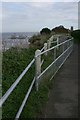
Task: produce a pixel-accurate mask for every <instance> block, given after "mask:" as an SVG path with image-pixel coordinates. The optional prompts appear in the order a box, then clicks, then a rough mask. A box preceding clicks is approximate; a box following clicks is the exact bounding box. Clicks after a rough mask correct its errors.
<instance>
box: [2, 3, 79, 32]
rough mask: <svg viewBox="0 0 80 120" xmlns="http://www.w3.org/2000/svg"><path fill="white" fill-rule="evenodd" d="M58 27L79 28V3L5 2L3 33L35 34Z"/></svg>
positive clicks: (3, 6)
mask: <svg viewBox="0 0 80 120" xmlns="http://www.w3.org/2000/svg"><path fill="white" fill-rule="evenodd" d="M58 25H64V26H65V27H67V28H70V26H74V28H75V29H77V28H78V3H77V2H3V3H2V31H3V32H30V31H32V32H34V31H38V32H39V31H40V30H41V29H42V28H43V27H48V28H50V29H52V28H53V27H56V26H58Z"/></svg>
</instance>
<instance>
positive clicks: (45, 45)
mask: <svg viewBox="0 0 80 120" xmlns="http://www.w3.org/2000/svg"><path fill="white" fill-rule="evenodd" d="M46 50H47V43H44V51H46ZM44 55H45V56H47V52H46V53H45V54H44Z"/></svg>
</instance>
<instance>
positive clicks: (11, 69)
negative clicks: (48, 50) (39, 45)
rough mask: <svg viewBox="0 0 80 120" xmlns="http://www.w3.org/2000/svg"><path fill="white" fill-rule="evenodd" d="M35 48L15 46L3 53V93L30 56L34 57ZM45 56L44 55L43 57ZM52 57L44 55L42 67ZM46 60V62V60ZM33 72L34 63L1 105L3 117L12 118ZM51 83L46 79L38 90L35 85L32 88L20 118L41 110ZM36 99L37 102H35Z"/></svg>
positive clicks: (35, 113)
mask: <svg viewBox="0 0 80 120" xmlns="http://www.w3.org/2000/svg"><path fill="white" fill-rule="evenodd" d="M34 52H35V49H34V48H31V49H28V50H27V49H22V50H18V49H17V48H16V49H14V48H12V49H10V50H8V51H6V52H5V53H3V62H2V65H3V71H2V72H3V75H2V79H3V82H2V84H3V94H4V93H5V92H6V91H7V90H8V88H9V87H10V86H11V84H12V83H13V82H14V81H15V80H16V78H17V77H18V76H19V75H20V73H21V72H22V71H23V70H24V68H25V67H26V66H27V65H28V64H29V63H30V61H31V60H32V58H33V57H34ZM44 58H45V57H44ZM52 59H53V58H51V57H50V56H49V57H46V58H45V61H46V62H45V64H44V66H43V69H44V68H46V66H48V65H49V64H50V62H51V61H52ZM47 61H48V62H47ZM34 74H35V68H34V65H33V66H32V67H31V68H30V70H29V71H28V72H27V73H26V75H25V76H24V77H23V79H22V80H21V81H20V83H19V85H18V86H17V87H16V89H15V90H14V91H13V92H12V94H11V95H10V96H9V98H8V99H7V100H6V102H5V103H4V105H3V118H14V117H15V115H16V113H17V111H18V109H19V107H20V105H21V103H22V100H23V99H24V97H25V94H26V92H27V90H28V88H29V86H30V84H31V81H32V79H33V77H34ZM50 85H51V83H50V82H49V81H48V80H46V84H44V82H43V83H42V85H41V86H40V88H39V92H36V91H35V87H34V89H33V90H32V93H31V95H30V98H29V101H28V104H27V105H26V106H25V108H24V110H23V112H22V114H21V118H26V117H28V118H33V117H37V114H39V113H40V112H41V108H42V107H43V105H44V103H45V102H46V101H47V99H48V95H47V94H48V91H49V88H50ZM36 101H37V102H36Z"/></svg>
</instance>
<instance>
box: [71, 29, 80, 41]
mask: <svg viewBox="0 0 80 120" xmlns="http://www.w3.org/2000/svg"><path fill="white" fill-rule="evenodd" d="M71 36H72V37H73V38H74V42H75V43H80V30H74V31H73V32H71Z"/></svg>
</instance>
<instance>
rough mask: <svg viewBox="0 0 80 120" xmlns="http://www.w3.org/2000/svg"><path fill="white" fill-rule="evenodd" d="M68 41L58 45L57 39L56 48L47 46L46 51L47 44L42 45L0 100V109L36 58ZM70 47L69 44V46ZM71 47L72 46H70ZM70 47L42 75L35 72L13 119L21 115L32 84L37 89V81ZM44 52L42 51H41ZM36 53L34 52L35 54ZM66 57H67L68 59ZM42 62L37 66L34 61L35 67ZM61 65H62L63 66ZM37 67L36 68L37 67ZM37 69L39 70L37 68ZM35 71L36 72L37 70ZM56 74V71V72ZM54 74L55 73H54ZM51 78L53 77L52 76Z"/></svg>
mask: <svg viewBox="0 0 80 120" xmlns="http://www.w3.org/2000/svg"><path fill="white" fill-rule="evenodd" d="M53 38H54V37H53V36H52V37H51V38H50V39H49V40H50V43H49V45H51V42H52V41H53ZM49 40H48V42H49ZM70 41H72V39H69V40H66V41H65V42H62V43H60V44H59V39H57V41H56V43H57V45H56V46H54V47H51V48H50V46H49V49H47V48H48V44H47V43H46V44H44V47H43V48H42V49H41V50H39V51H40V52H38V54H35V58H33V60H32V61H31V62H30V64H29V65H28V66H27V67H26V68H25V70H24V71H23V72H22V73H21V75H20V76H19V77H18V78H17V79H16V81H15V82H14V83H13V84H12V85H11V87H10V88H9V89H8V91H7V92H6V93H5V94H4V95H3V97H2V98H1V99H0V107H1V106H2V104H3V103H4V102H5V101H6V99H7V98H8V96H9V95H10V94H11V93H12V91H13V90H14V88H15V87H16V86H17V84H18V83H19V82H20V80H21V79H22V77H23V76H24V75H25V73H26V72H27V71H28V70H29V68H30V67H31V66H32V65H33V63H34V62H35V61H36V60H37V58H38V57H39V56H41V55H42V54H45V55H47V54H46V53H47V52H48V51H51V50H53V49H55V48H58V47H59V46H61V45H64V44H65V43H67V42H70ZM69 45H70V44H69ZM72 45H73V44H72ZM72 45H71V46H69V47H68V48H67V49H66V50H65V51H63V53H62V54H61V55H60V56H58V57H57V58H56V59H55V60H54V61H53V62H52V63H51V64H50V65H49V66H48V67H47V68H46V69H45V70H44V71H43V72H42V73H40V72H39V74H38V71H36V74H35V76H34V79H33V80H32V82H31V85H30V87H29V89H28V91H27V93H26V96H25V98H24V100H23V102H22V104H21V106H20V108H19V110H18V112H17V114H16V117H15V118H19V117H20V114H21V112H22V110H23V108H24V105H25V104H26V102H27V100H28V97H29V95H30V93H31V90H32V88H33V85H34V83H35V82H36V81H37V82H36V83H37V87H38V79H39V78H40V77H41V76H42V75H43V74H44V73H45V72H46V71H47V70H48V69H49V68H50V67H51V66H52V65H53V64H54V63H55V62H56V61H57V60H58V59H59V58H60V57H61V56H62V55H64V54H65V53H66V51H68V50H69V49H70V47H72ZM43 50H44V51H43ZM35 53H36V52H35ZM69 55H70V53H69V54H68V56H69ZM68 56H67V57H68ZM67 57H66V58H65V59H64V61H63V63H64V62H65V60H66V59H67ZM40 59H41V58H39V59H38V60H40ZM43 62H44V60H42V61H41V60H40V62H39V64H40V65H38V61H36V63H37V64H35V65H36V67H37V68H38V66H39V67H41V65H42V64H43ZM63 63H62V64H63ZM62 64H61V65H60V66H59V68H58V69H60V67H61V66H62ZM37 65H38V66H37ZM38 69H39V68H38ZM38 69H37V70H38ZM56 72H57V71H56ZM56 72H55V73H56ZM52 77H53V76H52Z"/></svg>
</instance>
